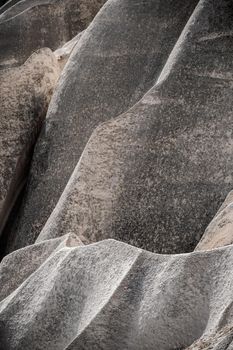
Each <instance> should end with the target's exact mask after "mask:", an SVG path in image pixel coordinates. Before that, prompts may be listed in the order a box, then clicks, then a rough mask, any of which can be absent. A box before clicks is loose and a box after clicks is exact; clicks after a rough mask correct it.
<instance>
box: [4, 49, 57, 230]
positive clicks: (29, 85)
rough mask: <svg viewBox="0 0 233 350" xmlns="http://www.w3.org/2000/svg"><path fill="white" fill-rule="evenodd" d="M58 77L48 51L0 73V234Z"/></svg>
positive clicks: (39, 52) (17, 192) (42, 50)
mask: <svg viewBox="0 0 233 350" xmlns="http://www.w3.org/2000/svg"><path fill="white" fill-rule="evenodd" d="M59 74H60V68H59V64H58V62H57V60H56V57H55V56H54V54H53V53H52V51H51V50H50V49H41V50H39V51H37V52H35V53H34V54H33V55H32V56H31V57H30V58H29V59H28V60H27V61H26V62H25V63H24V64H23V65H22V66H20V67H16V68H11V69H6V70H1V71H0V91H1V96H0V114H1V119H0V233H1V231H2V229H3V227H4V225H5V223H6V220H7V217H8V215H9V213H10V211H11V209H12V207H13V205H14V203H15V200H16V198H17V196H18V194H19V192H20V191H21V189H22V187H23V185H24V183H25V177H26V173H27V171H28V165H29V162H30V158H31V152H32V147H33V146H34V143H35V140H36V137H37V136H38V133H39V130H40V128H41V125H42V122H43V120H44V118H45V116H46V112H47V108H48V104H49V101H50V98H51V96H52V93H53V89H54V86H55V84H56V82H57V79H58V77H59Z"/></svg>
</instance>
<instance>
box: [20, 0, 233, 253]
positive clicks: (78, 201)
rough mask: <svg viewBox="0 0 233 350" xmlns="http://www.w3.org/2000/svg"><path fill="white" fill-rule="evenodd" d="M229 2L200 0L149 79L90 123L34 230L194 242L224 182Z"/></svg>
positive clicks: (228, 152) (168, 244)
mask: <svg viewBox="0 0 233 350" xmlns="http://www.w3.org/2000/svg"><path fill="white" fill-rule="evenodd" d="M231 4H232V3H231V2H228V1H217V0H216V1H212V0H211V1H208V0H207V1H206V0H205V1H201V2H200V3H199V4H198V6H197V8H196V10H195V11H194V13H193V15H192V17H191V18H190V20H189V22H188V23H187V25H186V27H185V28H184V31H183V33H182V35H181V37H180V38H179V40H178V42H177V44H176V46H175V47H174V50H173V51H172V53H171V55H170V57H169V59H168V61H167V63H166V65H165V67H164V69H163V71H162V73H161V75H160V77H159V79H158V81H157V82H156V84H155V85H154V86H153V88H151V89H150V91H149V92H148V93H146V94H145V95H144V96H143V98H142V99H141V100H140V101H139V102H138V103H137V104H135V105H134V106H133V107H132V108H131V109H130V110H129V111H127V112H126V113H123V114H122V115H121V116H119V117H118V118H116V119H115V120H111V121H109V122H107V123H104V124H102V125H101V126H99V127H98V128H97V129H96V130H95V131H94V133H93V135H92V136H91V138H90V140H89V142H88V144H87V146H86V148H85V150H84V153H83V155H82V158H81V160H80V162H79V163H78V165H77V167H76V169H75V171H74V173H73V175H72V177H71V179H70V181H69V183H68V185H67V187H66V189H65V191H64V193H63V195H62V197H61V199H60V201H59V203H58V204H57V207H56V209H55V210H54V212H53V214H52V215H51V216H50V218H49V219H48V222H47V225H46V226H45V228H44V229H43V230H42V233H41V236H42V237H45V236H46V237H56V236H59V235H63V234H64V233H65V232H74V233H76V234H78V235H80V237H83V239H84V241H87V242H93V241H98V240H100V239H104V238H115V239H119V240H123V241H125V242H127V243H130V244H133V245H136V246H138V247H142V248H144V249H148V250H152V251H155V252H163V253H172V252H177V253H180V252H187V251H191V250H193V249H194V247H195V246H196V244H197V243H198V241H199V239H200V237H201V235H202V234H203V232H204V229H205V227H206V226H207V225H208V223H209V221H210V220H211V218H212V217H213V216H214V214H215V212H216V210H217V208H218V206H219V205H220V203H221V202H222V201H223V199H224V198H225V196H226V194H227V193H228V192H229V191H230V190H231V189H232V173H233V138H232V132H231V130H230V129H229V125H231V124H232V109H233V102H232V78H233V75H232V71H233V63H232V54H231V51H232V29H233V28H232V26H233V22H232V15H233V8H232V5H231ZM213 56H214V59H213ZM84 125H85V124H84ZM51 130H52V129H51ZM46 159H47V158H46ZM57 159H58V158H57ZM61 164H63V163H61ZM62 170H63V168H62V165H61V171H62ZM50 176H51V175H50ZM42 179H45V178H44V177H42ZM51 181H53V178H51ZM46 193H47V192H46ZM32 198H33V197H32ZM32 201H33V200H32V199H31V203H32ZM32 208H33V205H32V207H31V210H32ZM23 220H25V219H23ZM35 221H36V220H35ZM25 231H29V230H28V227H27V226H26V225H25V226H23V231H22V232H25ZM44 235H45V236H44Z"/></svg>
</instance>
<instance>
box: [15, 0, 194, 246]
mask: <svg viewBox="0 0 233 350" xmlns="http://www.w3.org/2000/svg"><path fill="white" fill-rule="evenodd" d="M195 4H196V1H189V2H186V3H185V4H184V2H183V1H181V0H179V1H176V2H174V1H171V0H166V1H164V0H149V1H147V2H145V1H144V0H140V1H137V2H133V1H131V0H114V1H113V0H110V1H108V2H107V3H106V4H105V6H104V7H103V8H102V10H101V11H100V12H99V13H98V15H97V16H96V18H95V19H94V21H93V22H92V23H91V25H90V26H89V27H88V28H87V30H86V31H85V33H84V34H83V35H82V38H81V40H80V41H79V42H78V44H77V45H76V46H75V49H74V50H73V52H72V55H71V57H70V59H69V62H68V63H67V65H66V67H65V69H64V71H63V74H62V75H61V79H60V81H59V84H58V87H57V89H56V93H55V94H54V96H53V99H52V101H51V104H50V107H49V111H48V114H47V122H46V127H45V128H44V130H43V132H42V134H41V136H40V138H39V141H38V143H37V146H36V149H35V154H34V158H33V163H32V169H31V174H30V179H29V185H28V189H27V192H26V196H25V199H24V203H23V206H22V209H21V212H20V214H19V216H18V220H17V222H16V224H15V228H14V229H13V230H12V240H11V242H10V246H9V250H13V249H15V248H19V247H22V246H24V245H27V244H29V243H33V242H34V240H35V239H36V237H37V236H38V234H39V233H40V231H41V229H42V228H43V226H44V224H45V222H46V220H47V219H48V217H49V216H50V214H51V211H52V210H53V209H54V207H55V205H56V203H57V201H58V200H59V197H60V195H61V193H62V191H63V190H64V188H65V186H66V184H67V182H68V180H69V178H70V176H71V174H72V172H73V170H74V168H75V166H76V164H77V162H78V161H79V158H80V155H81V153H82V151H83V149H84V147H85V145H86V143H87V141H88V139H89V137H90V135H91V133H92V131H93V130H94V128H95V127H96V126H97V125H98V124H100V123H101V122H104V121H106V120H109V119H111V118H113V117H117V116H118V115H119V114H121V113H123V112H124V111H125V110H127V109H128V108H129V107H131V106H132V105H134V104H135V103H136V102H137V101H138V100H139V99H140V98H141V97H142V96H143V94H144V93H145V92H146V91H147V90H148V89H150V88H151V86H152V85H153V84H154V83H155V81H156V79H157V78H158V76H159V74H160V72H161V69H162V67H163V65H164V64H165V62H166V60H167V58H168V56H169V54H170V52H171V51H172V48H173V46H174V44H175V42H176V40H177V39H178V37H179V35H180V33H181V31H182V29H183V27H184V25H185V23H186V22H187V20H188V18H189V16H190V15H191V13H192V11H193V9H194V7H195ZM132 130H133V129H132ZM132 132H133V131H132ZM112 142H113V145H114V139H113V140H112ZM130 152H131V150H130ZM108 161H109V160H108ZM110 163H111V162H110ZM110 163H109V165H110ZM106 165H107V164H106ZM96 170H97V169H95V171H96ZM116 176H117V174H116ZM106 180H107V179H106ZM113 182H114V181H113ZM94 215H95V214H94ZM129 225H130V223H129Z"/></svg>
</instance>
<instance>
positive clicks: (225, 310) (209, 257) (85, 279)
mask: <svg viewBox="0 0 233 350" xmlns="http://www.w3.org/2000/svg"><path fill="white" fill-rule="evenodd" d="M232 266H233V247H232V246H229V247H224V248H220V249H216V250H213V251H209V252H195V253H189V254H180V255H158V254H154V253H150V252H147V251H144V250H141V249H139V248H136V247H133V246H130V245H127V244H125V243H122V242H117V241H114V240H105V241H102V242H99V243H95V244H91V245H88V246H82V247H80V246H79V241H78V242H76V241H75V238H74V237H73V236H70V235H69V236H66V237H61V238H60V239H55V240H50V241H44V242H41V243H40V244H35V245H32V246H29V247H26V248H22V249H20V250H18V251H15V252H13V253H12V254H10V255H9V256H6V257H5V258H4V259H3V261H2V263H1V265H0V281H1V290H0V336H1V346H2V349H4V350H25V349H37V350H77V349H78V350H97V349H102V350H110V349H111V350H122V349H127V350H142V349H143V350H144V349H148V350H154V349H156V350H171V349H183V350H184V349H189V350H191V349H192V350H194V349H195V350H201V349H206V350H207V349H208V350H210V349H217V350H230V349H231V347H230V346H232V345H233V343H232V332H233V328H232V322H233V316H232V315H233V306H232V300H233V293H232V291H233V268H232ZM204 345H205V347H204Z"/></svg>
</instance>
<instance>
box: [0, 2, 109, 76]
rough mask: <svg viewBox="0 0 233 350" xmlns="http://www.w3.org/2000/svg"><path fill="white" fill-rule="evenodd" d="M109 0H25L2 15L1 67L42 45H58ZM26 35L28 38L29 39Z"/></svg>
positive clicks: (86, 23) (15, 61)
mask: <svg viewBox="0 0 233 350" xmlns="http://www.w3.org/2000/svg"><path fill="white" fill-rule="evenodd" d="M104 2H105V0H33V1H31V0H21V1H19V2H17V3H16V4H15V5H13V6H11V7H9V8H7V9H6V10H5V11H4V12H3V13H2V14H1V15H0V69H2V68H4V67H8V66H16V65H19V64H22V63H23V62H24V61H25V60H26V59H27V58H28V56H30V55H31V54H32V53H33V52H34V51H35V50H37V49H38V48H41V47H49V48H51V49H52V50H55V49H57V48H58V47H59V46H61V45H63V44H64V43H65V42H67V41H68V40H70V39H72V38H73V37H74V36H75V35H76V34H77V33H78V32H80V31H82V30H83V29H85V28H86V27H87V25H88V24H89V23H90V22H91V20H92V19H93V17H94V16H95V15H96V13H97V12H98V10H99V9H100V7H101V6H102V5H103V4H104ZM25 38H26V39H25Z"/></svg>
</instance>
